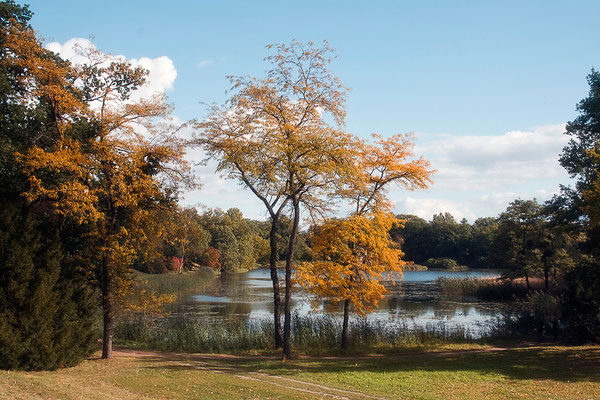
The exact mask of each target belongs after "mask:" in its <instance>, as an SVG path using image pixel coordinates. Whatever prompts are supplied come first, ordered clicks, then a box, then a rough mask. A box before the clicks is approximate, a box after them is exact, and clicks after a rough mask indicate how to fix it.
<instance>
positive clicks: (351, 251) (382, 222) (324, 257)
mask: <svg viewBox="0 0 600 400" xmlns="http://www.w3.org/2000/svg"><path fill="white" fill-rule="evenodd" d="M373 138H374V143H364V142H363V143H361V144H360V146H358V148H357V158H356V162H355V163H354V170H353V173H352V174H350V175H349V176H348V177H349V178H351V179H348V180H346V181H343V182H342V184H343V185H342V187H341V189H340V192H339V193H340V195H341V196H342V197H345V198H348V199H351V200H352V202H353V205H354V212H353V213H352V215H350V216H349V217H348V218H346V219H343V220H335V219H334V220H329V221H326V222H325V224H324V225H323V226H321V227H319V228H318V229H317V233H316V234H315V235H314V237H313V247H312V249H313V251H314V253H315V255H316V256H317V258H318V261H315V262H313V263H304V264H302V265H300V266H299V267H298V269H297V272H296V281H297V282H299V284H300V285H301V286H302V287H303V288H304V289H305V290H307V291H308V292H309V293H312V294H313V295H315V296H316V298H317V299H323V298H325V299H328V300H330V301H332V302H334V303H343V305H344V319H343V323H342V343H341V345H342V348H346V347H347V346H348V321H349V313H350V308H351V307H353V308H354V311H355V312H357V313H358V314H360V315H362V316H364V315H365V313H367V312H370V311H372V310H373V308H374V307H376V306H377V305H378V303H379V301H380V300H381V299H382V298H383V296H384V294H385V287H384V286H383V285H382V283H381V281H382V280H384V279H385V280H392V281H393V280H395V279H399V278H400V277H401V276H402V266H403V265H404V264H405V262H403V261H402V260H401V257H402V256H403V253H402V252H401V251H400V249H398V248H397V245H396V244H395V243H394V242H393V241H392V240H391V238H390V236H389V230H390V229H391V228H392V227H393V226H394V225H397V224H401V223H402V221H400V220H398V219H396V218H394V217H393V216H392V214H391V213H390V209H391V204H390V202H389V200H388V198H387V196H386V190H387V188H388V187H389V184H390V183H396V184H399V185H401V186H403V187H405V188H407V189H409V190H413V189H417V188H426V187H427V185H428V183H429V182H430V175H431V174H432V172H433V171H432V170H430V165H429V163H428V162H427V161H426V160H424V159H423V158H418V159H415V160H409V158H410V157H412V155H413V146H414V142H413V136H412V135H410V134H409V135H395V136H393V137H391V138H388V139H384V138H382V137H380V136H378V135H373Z"/></svg>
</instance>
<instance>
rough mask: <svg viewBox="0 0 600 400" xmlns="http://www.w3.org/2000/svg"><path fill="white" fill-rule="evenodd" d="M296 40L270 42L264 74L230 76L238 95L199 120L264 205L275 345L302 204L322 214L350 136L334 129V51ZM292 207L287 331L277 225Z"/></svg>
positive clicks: (337, 103) (281, 338) (203, 140)
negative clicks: (331, 68) (330, 121)
mask: <svg viewBox="0 0 600 400" xmlns="http://www.w3.org/2000/svg"><path fill="white" fill-rule="evenodd" d="M313 46H314V44H313V43H308V44H302V43H299V42H297V41H293V42H292V43H291V44H290V45H273V46H267V47H268V48H269V49H275V50H276V54H275V55H272V56H269V57H267V61H268V62H270V63H271V69H270V70H269V71H268V72H267V74H266V78H263V79H257V78H250V77H239V78H235V77H234V78H231V82H232V85H233V89H234V90H235V94H234V95H233V96H232V97H231V98H230V99H229V101H228V103H227V104H226V105H225V106H223V107H213V108H212V110H211V112H210V114H209V116H208V118H207V119H206V120H205V121H204V122H202V123H200V124H198V128H199V129H200V130H201V134H200V136H199V137H198V144H200V145H201V146H202V147H203V148H204V149H205V150H206V151H207V153H208V154H209V156H214V157H216V158H217V159H218V160H219V164H218V170H219V171H221V172H223V173H224V174H226V175H227V176H228V177H229V178H232V179H236V180H239V181H240V182H241V183H242V184H243V185H244V186H246V187H247V188H248V189H250V191H251V192H252V193H253V194H254V195H255V196H256V197H257V198H258V199H259V200H260V201H261V202H262V203H263V205H264V206H265V209H266V210H267V212H268V215H269V217H270V221H271V229H270V232H269V245H270V257H269V268H270V271H271V280H272V283H273V316H274V321H275V334H274V336H275V346H276V347H283V348H284V355H285V356H289V354H290V351H291V348H290V340H289V337H290V320H291V316H290V315H291V312H290V295H291V286H292V282H291V269H292V264H293V254H294V247H295V240H296V236H297V231H298V225H299V219H300V209H301V207H305V208H306V209H308V210H309V211H310V212H311V213H320V212H323V210H324V209H325V208H326V204H325V202H324V201H323V200H322V199H323V198H324V195H325V194H326V193H327V192H328V191H329V190H330V189H331V188H332V186H333V185H332V183H333V181H334V180H335V177H336V175H339V174H340V173H342V172H341V170H342V169H343V166H345V165H350V164H351V163H350V161H349V160H348V158H347V156H348V148H349V147H350V146H349V144H350V142H351V137H350V136H349V135H347V134H345V133H343V132H341V131H339V130H336V129H333V128H331V127H330V126H329V125H328V124H327V123H326V120H325V117H326V116H327V115H329V116H330V117H332V118H333V120H334V121H335V122H336V123H337V124H338V125H339V124H341V123H343V120H344V116H345V108H344V101H345V97H346V89H345V88H344V87H343V86H342V85H341V83H340V82H339V80H338V79H337V78H335V77H334V76H333V75H332V74H331V73H330V72H329V70H328V68H327V67H328V64H329V63H330V62H331V60H332V49H331V48H330V47H329V46H328V45H327V43H325V45H324V46H323V47H322V48H315V47H313ZM288 206H290V207H291V209H292V211H291V212H292V227H291V230H290V235H289V240H288V242H287V254H288V257H287V260H286V268H285V269H286V275H285V283H286V285H285V304H284V314H285V318H284V332H283V335H282V332H281V319H280V293H279V278H278V275H277V258H278V257H277V255H278V250H277V249H278V242H277V227H278V222H279V218H280V217H281V215H282V213H283V212H284V210H285V209H286V207H288Z"/></svg>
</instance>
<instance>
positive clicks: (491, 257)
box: [390, 213, 500, 268]
mask: <svg viewBox="0 0 600 400" xmlns="http://www.w3.org/2000/svg"><path fill="white" fill-rule="evenodd" d="M398 218H399V219H402V220H404V221H406V222H405V223H404V226H403V227H396V228H394V229H393V230H392V231H391V232H390V233H391V235H392V237H393V238H394V239H395V240H396V241H397V242H398V243H399V244H400V245H401V248H402V251H403V252H404V255H405V259H406V260H408V261H413V262H414V263H416V264H422V265H425V264H427V260H428V259H431V258H450V259H452V260H454V261H456V262H457V263H458V264H460V265H465V266H468V267H471V268H498V267H499V266H500V265H498V262H499V261H500V260H499V257H497V254H495V251H494V250H495V246H494V242H495V241H497V240H498V238H497V237H498V226H499V222H498V219H497V218H491V217H488V218H478V219H477V220H475V222H474V223H473V224H469V223H468V221H467V220H466V219H462V220H461V221H460V222H457V221H456V220H455V219H454V217H453V216H452V215H451V214H449V213H440V214H436V215H434V216H433V218H432V219H431V221H426V220H425V219H423V218H420V217H417V216H415V215H399V216H398Z"/></svg>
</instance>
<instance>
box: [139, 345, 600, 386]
mask: <svg viewBox="0 0 600 400" xmlns="http://www.w3.org/2000/svg"><path fill="white" fill-rule="evenodd" d="M144 359H145V360H146V361H148V363H149V364H150V363H153V362H156V361H160V362H162V363H164V364H166V365H161V366H160V367H154V366H151V365H148V366H147V367H148V368H162V369H175V370H179V369H204V368H206V369H210V370H215V371H222V372H227V371H237V372H239V371H240V370H242V371H248V372H251V371H258V370H260V371H261V372H263V373H267V374H274V375H280V376H285V375H287V376H292V375H294V374H297V373H298V372H299V371H301V372H307V373H311V374H320V373H344V372H362V371H366V372H372V373H382V374H385V373H390V372H415V371H423V372H454V373H460V372H483V373H486V374H499V375H502V376H505V377H507V378H509V379H511V380H552V381H557V382H600V347H581V348H574V347H569V348H556V347H534V348H517V349H508V350H503V351H491V352H465V353H455V354H449V353H438V354H435V353H429V354H411V355H399V356H384V357H357V358H351V357H350V358H346V357H340V358H331V357H329V358H310V359H300V360H290V361H287V362H281V361H279V360H277V359H274V358H273V357H261V356H257V357H248V356H244V357H239V358H231V357H223V356H219V355H214V356H211V355H196V354H178V353H156V355H154V356H148V357H144Z"/></svg>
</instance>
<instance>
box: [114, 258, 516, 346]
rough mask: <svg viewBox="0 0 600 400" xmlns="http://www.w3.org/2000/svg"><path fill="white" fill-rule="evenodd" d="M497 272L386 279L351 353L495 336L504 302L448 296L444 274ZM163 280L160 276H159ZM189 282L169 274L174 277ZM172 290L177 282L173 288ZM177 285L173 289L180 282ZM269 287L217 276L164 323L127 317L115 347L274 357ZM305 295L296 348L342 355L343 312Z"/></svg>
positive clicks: (297, 313) (255, 274)
mask: <svg viewBox="0 0 600 400" xmlns="http://www.w3.org/2000/svg"><path fill="white" fill-rule="evenodd" d="M497 275H498V272H497V271H461V272H451V271H443V270H427V271H407V272H405V274H404V277H403V279H402V281H400V282H388V283H386V285H387V286H388V291H389V294H388V296H386V298H385V299H384V300H383V301H382V303H381V304H380V307H379V308H378V309H377V310H375V311H374V312H373V313H371V314H369V315H368V317H367V318H360V317H358V316H353V317H352V318H351V323H350V341H351V343H352V346H351V349H350V350H349V351H348V353H349V354H364V353H369V352H377V353H389V352H398V351H415V350H427V349H431V348H435V347H436V346H440V345H442V344H456V345H462V344H465V343H468V344H473V343H481V342H482V339H484V340H483V341H485V340H488V339H491V338H493V339H497V337H498V336H500V335H499V333H498V332H497V331H496V327H497V322H498V318H499V316H500V315H501V313H502V312H504V310H506V308H507V303H505V302H485V301H480V300H477V299H474V298H470V297H464V296H454V295H452V296H447V295H445V294H444V293H442V291H440V290H439V287H438V285H437V284H436V282H437V279H439V278H440V277H441V278H443V277H448V276H452V277H454V278H459V277H463V278H464V277H473V278H491V277H495V276H497ZM156 279H159V278H156ZM174 279H175V280H177V279H181V280H185V279H188V277H186V276H185V275H180V276H177V275H171V276H170V277H169V281H171V280H174ZM170 285H174V284H173V283H170ZM175 286H176V285H175ZM271 299H272V286H271V280H270V278H269V274H268V270H266V269H258V270H253V271H250V272H247V273H241V274H230V275H222V276H218V277H214V278H212V279H209V280H207V281H206V282H205V283H204V284H203V285H201V286H198V290H197V291H196V292H190V293H188V295H187V296H181V298H180V303H179V304H177V305H176V306H175V307H172V312H171V314H170V315H169V316H168V317H166V318H160V319H154V320H148V319H147V318H137V317H136V316H135V315H129V316H125V317H122V318H121V319H120V322H119V324H118V325H117V328H116V331H115V339H116V342H117V343H121V344H125V345H128V346H133V347H135V348H141V349H156V350H163V351H186V352H236V353H240V352H241V353H244V352H246V353H247V352H257V351H258V352H267V353H268V352H270V351H272V350H273V348H272V346H273V343H272V342H273V339H272V335H273V330H274V327H273V321H272V302H271V301H272V300H271ZM310 300H311V299H310V298H308V297H307V295H306V294H304V293H301V292H296V293H294V295H293V297H292V302H293V303H292V309H293V310H294V311H293V315H292V344H293V346H294V349H295V350H297V351H300V352H303V353H306V354H337V353H338V352H339V351H338V347H339V343H340V340H341V337H340V334H341V309H340V308H339V306H337V305H332V304H329V303H327V302H321V303H319V304H317V307H316V309H317V310H318V311H314V310H315V308H314V307H311V301H310Z"/></svg>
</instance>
